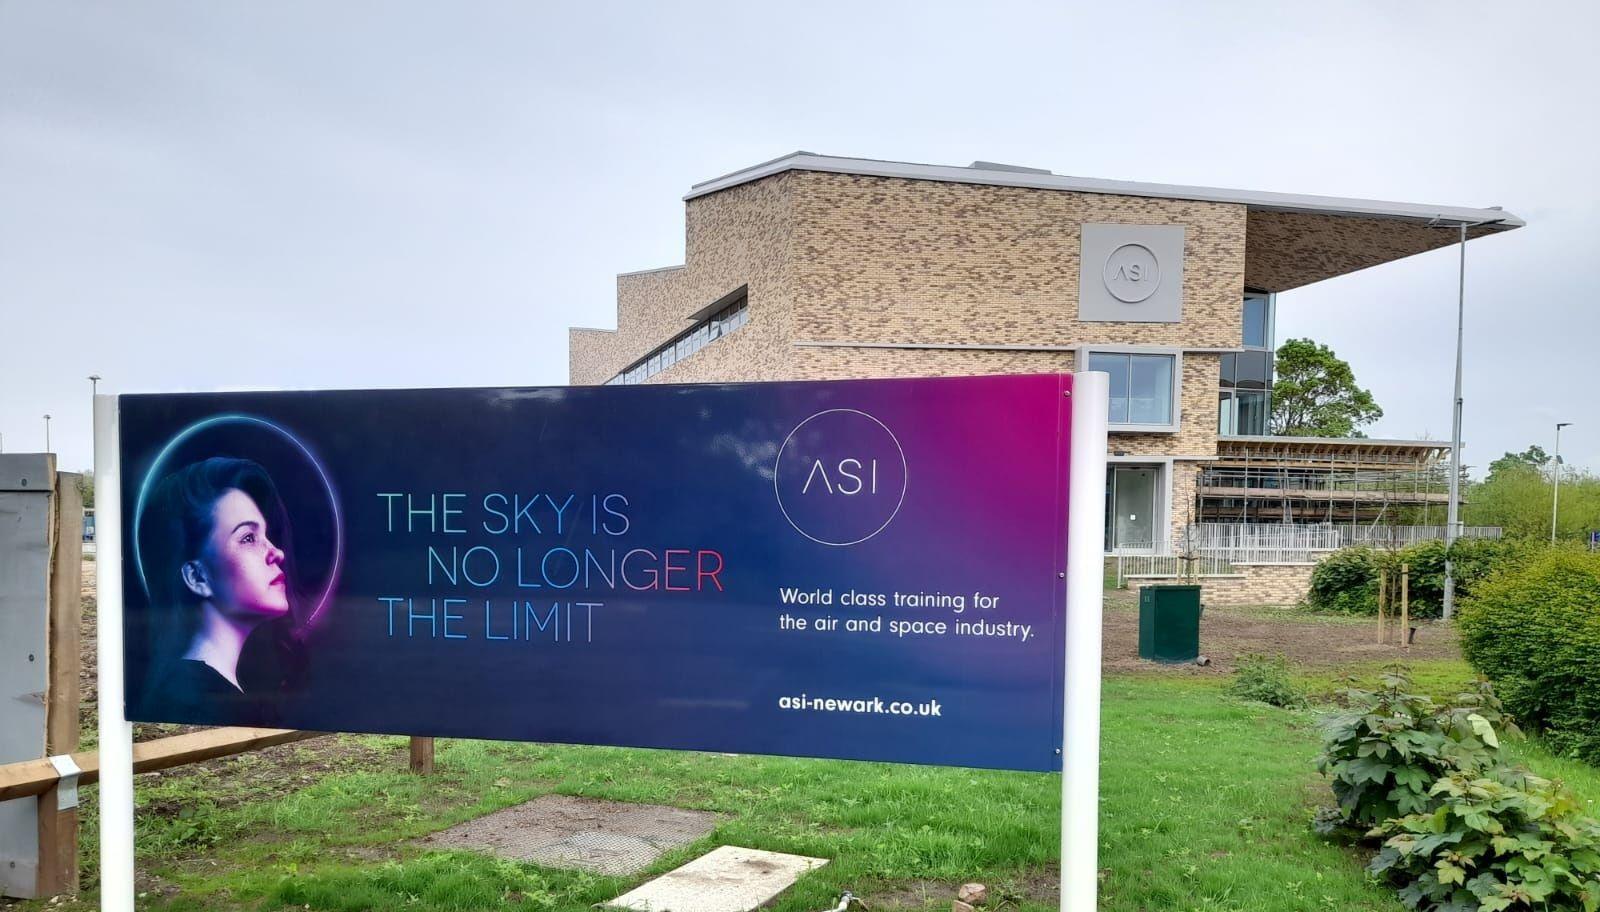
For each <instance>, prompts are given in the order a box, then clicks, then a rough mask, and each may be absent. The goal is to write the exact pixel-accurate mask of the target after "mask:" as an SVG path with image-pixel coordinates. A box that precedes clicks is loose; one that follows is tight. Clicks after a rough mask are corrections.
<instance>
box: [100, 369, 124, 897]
mask: <svg viewBox="0 0 1600 912" xmlns="http://www.w3.org/2000/svg"><path fill="white" fill-rule="evenodd" d="M117 456H118V437H117V397H116V396H95V397H94V481H95V493H96V497H95V517H96V518H95V565H94V566H95V587H96V592H97V601H96V622H95V640H96V646H95V656H96V658H95V661H96V670H95V681H96V685H97V686H98V688H99V695H100V696H99V704H98V706H99V710H100V908H101V910H102V912H133V724H132V723H130V722H129V721H128V720H127V719H126V718H124V717H123V700H122V478H121V473H120V471H119V470H118V465H117V462H118V460H117Z"/></svg>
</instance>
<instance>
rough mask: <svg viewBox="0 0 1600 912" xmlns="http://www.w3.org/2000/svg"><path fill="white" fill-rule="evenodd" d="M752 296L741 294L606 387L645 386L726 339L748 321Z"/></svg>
mask: <svg viewBox="0 0 1600 912" xmlns="http://www.w3.org/2000/svg"><path fill="white" fill-rule="evenodd" d="M749 314H750V297H749V295H745V294H741V295H739V297H737V298H735V299H734V300H733V301H731V302H729V303H728V305H727V306H726V307H724V308H722V309H721V310H719V311H717V312H716V313H714V314H712V315H711V316H709V317H706V318H705V319H703V320H701V321H700V322H699V323H696V324H695V325H693V326H691V327H689V328H688V329H686V330H684V331H683V332H681V333H678V334H677V335H676V336H673V337H672V339H671V340H669V341H668V342H666V343H665V344H663V345H660V346H658V347H657V348H655V349H654V350H653V351H651V352H650V353H649V354H647V355H645V356H644V357H643V358H640V359H639V360H637V361H635V362H633V364H631V365H629V366H628V367H626V368H624V369H623V370H622V371H620V372H619V373H618V374H617V375H616V376H615V377H612V378H611V379H610V380H607V381H606V382H605V385H606V386H626V385H631V384H635V383H643V382H645V381H646V380H649V379H650V378H651V377H654V376H655V375H656V374H659V373H661V372H662V371H664V370H666V369H667V368H669V367H671V366H673V365H674V364H677V363H678V362H679V361H682V360H683V359H685V358H687V357H689V356H690V355H692V354H694V353H695V352H697V351H699V350H700V349H702V348H705V347H706V346H707V345H710V344H711V343H712V342H715V341H716V340H717V339H720V338H722V337H723V336H726V335H727V334H728V333H731V332H733V331H734V330H736V329H738V328H739V327H741V326H743V325H744V324H745V322H746V321H747V320H748V319H749Z"/></svg>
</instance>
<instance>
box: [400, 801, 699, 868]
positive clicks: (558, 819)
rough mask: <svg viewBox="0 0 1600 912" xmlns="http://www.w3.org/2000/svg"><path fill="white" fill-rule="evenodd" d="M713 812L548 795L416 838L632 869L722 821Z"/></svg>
mask: <svg viewBox="0 0 1600 912" xmlns="http://www.w3.org/2000/svg"><path fill="white" fill-rule="evenodd" d="M717 819H718V818H717V815H716V814H713V813H710V812H709V811H691V810H687V809H685V808H675V807H667V806H665V805H659V804H626V803H622V802H617V801H598V800H595V799H592V798H575V797H572V796H569V795H545V796H543V797H540V798H535V799H534V800H532V801H529V802H526V803H524V804H519V805H517V806H516V807H509V808H506V809H505V810H502V811H495V812H494V813H493V814H488V815H485V816H483V817H479V818H477V819H475V820H468V821H466V822H465V823H460V824H457V825H455V826H453V827H451V828H450V829H448V830H441V831H440V832H437V833H434V834H432V835H430V836H426V837H423V838H422V839H421V840H419V842H420V844H421V845H423V846H425V847H427V848H433V849H467V850H469V851H480V852H489V853H491V854H494V855H498V856H500V857H501V858H510V859H513V860H515V861H528V862H532V863H534V864H540V865H546V866H548V867H552V868H573V869H577V870H582V871H594V872H596V873H600V874H635V873H638V872H639V871H642V870H644V869H645V868H646V867H649V866H650V864H651V863H652V862H654V861H655V860H656V859H657V858H660V857H661V855H662V853H663V852H666V851H667V850H668V849H675V848H677V847H679V846H684V845H688V844H689V843H691V842H694V841H695V840H696V839H700V838H701V837H703V836H706V835H707V834H709V833H710V832H711V831H712V830H713V829H715V828H716V826H717Z"/></svg>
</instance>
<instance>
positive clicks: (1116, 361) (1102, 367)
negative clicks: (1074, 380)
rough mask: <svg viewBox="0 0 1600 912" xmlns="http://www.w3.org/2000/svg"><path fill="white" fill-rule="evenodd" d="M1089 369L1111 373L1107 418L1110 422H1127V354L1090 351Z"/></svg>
mask: <svg viewBox="0 0 1600 912" xmlns="http://www.w3.org/2000/svg"><path fill="white" fill-rule="evenodd" d="M1089 370H1092V371H1105V372H1106V373H1107V374H1110V375H1111V383H1110V386H1111V411H1110V413H1109V414H1108V415H1107V420H1108V421H1109V422H1110V423H1112V424H1127V423H1128V356H1127V355H1119V354H1112V353H1109V352H1090V353H1089Z"/></svg>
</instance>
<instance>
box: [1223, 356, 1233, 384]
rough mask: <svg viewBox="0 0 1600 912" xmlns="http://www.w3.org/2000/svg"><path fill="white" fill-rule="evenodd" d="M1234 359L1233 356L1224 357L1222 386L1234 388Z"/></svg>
mask: <svg viewBox="0 0 1600 912" xmlns="http://www.w3.org/2000/svg"><path fill="white" fill-rule="evenodd" d="M1234 360H1235V359H1234V357H1233V355H1231V354H1228V355H1223V356H1222V385H1223V386H1224V387H1229V386H1233V372H1234Z"/></svg>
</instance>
